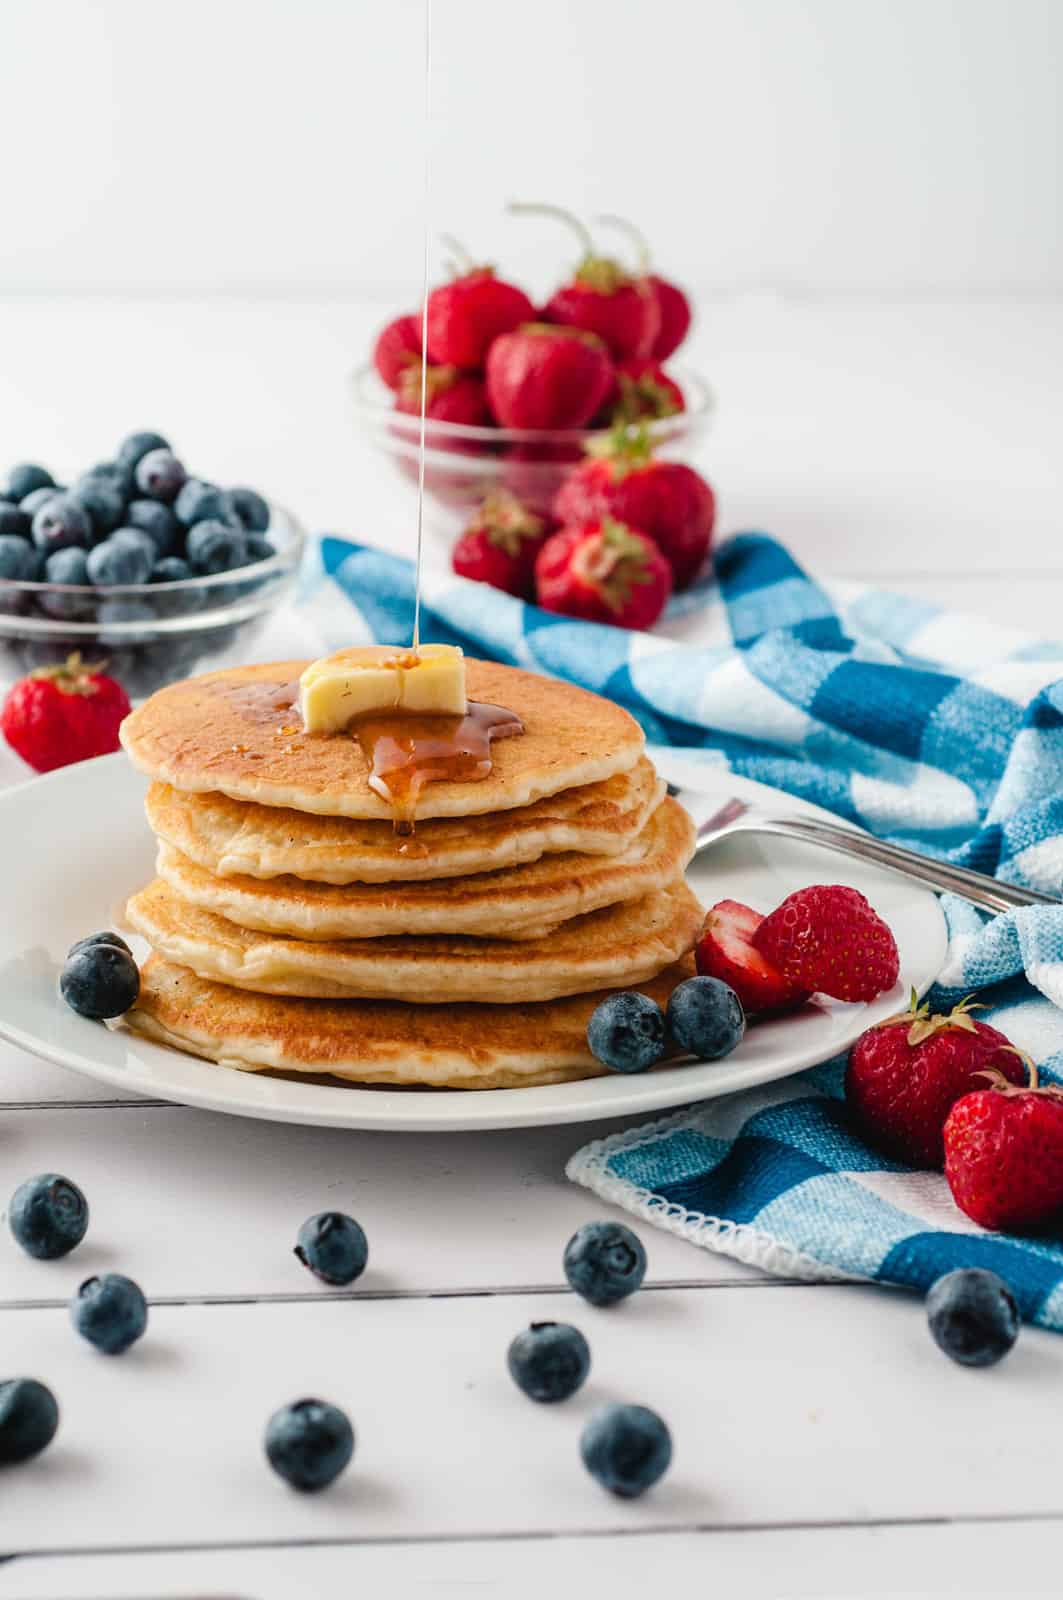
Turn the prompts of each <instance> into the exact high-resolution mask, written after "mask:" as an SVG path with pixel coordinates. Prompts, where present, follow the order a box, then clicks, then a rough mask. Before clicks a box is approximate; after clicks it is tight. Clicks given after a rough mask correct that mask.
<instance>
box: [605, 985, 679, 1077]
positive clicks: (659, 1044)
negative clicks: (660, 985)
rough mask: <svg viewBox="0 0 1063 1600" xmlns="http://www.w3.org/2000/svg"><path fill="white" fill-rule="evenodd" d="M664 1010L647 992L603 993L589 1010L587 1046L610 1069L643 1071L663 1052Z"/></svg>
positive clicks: (612, 1070)
mask: <svg viewBox="0 0 1063 1600" xmlns="http://www.w3.org/2000/svg"><path fill="white" fill-rule="evenodd" d="M664 1038H665V1027H664V1012H663V1011H662V1010H661V1008H660V1006H659V1005H658V1004H657V1002H656V1000H651V999H650V998H649V996H648V995H645V994H639V993H638V992H637V991H636V990H628V991H627V992H626V993H623V994H610V995H606V997H605V999H604V1000H600V1001H599V1002H598V1004H597V1005H596V1006H595V1008H594V1010H593V1011H592V1012H591V1019H590V1021H589V1022H588V1024H587V1045H588V1048H589V1049H590V1052H591V1054H592V1055H593V1056H595V1057H597V1059H598V1060H599V1061H600V1062H601V1063H602V1064H603V1066H606V1067H608V1068H609V1070H610V1072H645V1071H646V1070H647V1068H648V1067H652V1066H654V1065H655V1064H656V1062H658V1061H660V1059H661V1057H662V1056H663V1055H664Z"/></svg>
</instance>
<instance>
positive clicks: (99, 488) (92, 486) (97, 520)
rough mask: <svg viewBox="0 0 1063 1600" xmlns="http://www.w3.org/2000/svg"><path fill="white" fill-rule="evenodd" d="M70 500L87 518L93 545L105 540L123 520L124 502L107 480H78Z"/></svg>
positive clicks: (71, 492) (71, 491)
mask: <svg viewBox="0 0 1063 1600" xmlns="http://www.w3.org/2000/svg"><path fill="white" fill-rule="evenodd" d="M70 498H71V499H72V500H76V501H77V503H78V505H79V506H80V507H81V509H82V511H84V512H85V514H86V516H87V517H88V519H89V522H90V524H91V526H92V538H93V542H94V543H95V542H96V541H98V540H100V539H106V537H107V535H108V534H109V533H113V532H114V530H115V528H117V527H118V526H119V524H120V523H121V522H122V521H123V520H124V518H125V500H124V499H123V497H122V495H121V494H120V493H119V492H118V490H117V489H116V488H115V486H114V484H113V483H112V482H111V481H110V479H108V478H79V479H78V481H77V483H75V485H74V487H73V488H72V489H71V490H70Z"/></svg>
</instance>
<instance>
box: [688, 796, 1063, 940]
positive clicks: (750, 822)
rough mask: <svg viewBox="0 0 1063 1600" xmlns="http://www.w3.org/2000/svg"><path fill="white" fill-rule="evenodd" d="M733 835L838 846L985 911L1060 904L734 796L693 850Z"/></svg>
mask: <svg viewBox="0 0 1063 1600" xmlns="http://www.w3.org/2000/svg"><path fill="white" fill-rule="evenodd" d="M679 799H680V801H681V802H682V803H683V804H685V805H686V807H687V810H688V811H691V812H692V813H693V815H694V816H697V814H698V810H699V809H700V808H699V806H698V803H697V802H698V796H697V794H696V793H694V792H692V791H689V790H688V791H685V792H684V791H680V793H679ZM702 799H704V797H702ZM736 833H772V834H776V835H778V837H780V838H782V839H797V840H799V841H800V842H801V843H802V844H817V845H821V846H822V847H823V848H824V849H825V850H839V851H841V852H842V854H843V855H847V856H855V857H856V858H857V860H858V861H873V862H874V863H875V865H876V866H878V867H890V868H891V869H892V870H893V871H894V872H900V873H902V874H903V875H904V876H905V877H907V878H914V879H915V880H916V882H918V883H925V884H926V886H927V888H929V889H937V890H940V891H943V892H947V893H949V894H958V895H962V896H963V898H964V899H965V900H970V902H971V903H972V905H976V906H981V907H983V909H984V910H986V911H1012V910H1014V909H1015V907H1016V906H1058V905H1059V904H1060V903H1061V902H1060V900H1059V899H1058V898H1057V897H1056V896H1055V895H1050V894H1040V893H1039V892H1038V890H1036V889H1020V888H1019V886H1018V885H1017V884H1014V883H1001V882H1000V880H999V879H998V878H990V877H987V876H986V874H985V873H984V872H971V871H969V870H968V868H967V867H954V866H952V865H951V864H950V863H949V862H947V861H935V860H934V859H933V858H932V857H930V856H922V855H919V854H918V852H917V851H915V850H906V849H904V847H903V846H902V845H898V844H887V843H886V842H885V840H883V839H876V838H874V837H873V836H872V835H871V834H870V833H864V832H862V831H861V830H860V829H858V828H849V827H845V826H843V825H842V824H841V823H835V822H824V821H822V820H821V819H820V818H819V817H808V816H800V815H794V816H785V815H781V814H779V815H776V814H774V813H772V812H770V811H766V810H761V809H760V808H758V807H756V806H751V805H750V804H749V802H748V801H747V800H739V799H738V798H737V796H735V797H734V798H732V799H730V800H727V801H725V802H724V804H723V805H722V806H720V807H719V809H718V810H716V811H714V812H713V814H712V816H711V817H706V819H705V821H704V822H702V823H701V824H700V825H699V827H698V830H697V845H696V847H695V848H696V850H697V851H699V852H700V851H702V850H707V849H708V848H709V846H710V845H714V844H718V843H719V841H720V840H721V839H728V838H730V837H731V836H732V835H734V834H736Z"/></svg>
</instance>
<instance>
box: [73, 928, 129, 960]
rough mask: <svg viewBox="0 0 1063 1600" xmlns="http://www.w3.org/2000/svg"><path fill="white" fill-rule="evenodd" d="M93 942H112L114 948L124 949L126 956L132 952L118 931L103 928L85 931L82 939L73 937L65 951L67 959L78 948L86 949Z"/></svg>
mask: <svg viewBox="0 0 1063 1600" xmlns="http://www.w3.org/2000/svg"><path fill="white" fill-rule="evenodd" d="M93 944H113V945H114V946H115V948H116V949H118V950H124V951H125V953H126V955H127V956H131V955H132V954H133V952H132V950H130V948H129V946H128V945H127V944H126V942H125V940H124V939H123V938H122V935H121V934H120V933H113V932H112V931H111V929H110V928H104V929H103V930H102V931H101V932H100V933H87V934H86V935H85V937H84V938H83V939H75V941H74V943H73V944H72V945H71V946H70V949H69V950H68V951H67V953H66V958H67V960H68V961H69V960H70V957H71V956H72V955H75V954H76V952H77V951H78V950H87V949H88V947H89V945H93Z"/></svg>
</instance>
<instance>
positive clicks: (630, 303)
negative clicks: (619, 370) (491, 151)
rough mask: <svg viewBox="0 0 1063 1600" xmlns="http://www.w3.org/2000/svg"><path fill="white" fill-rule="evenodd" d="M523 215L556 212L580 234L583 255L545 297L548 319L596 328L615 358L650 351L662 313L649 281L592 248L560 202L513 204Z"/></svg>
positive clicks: (579, 224) (588, 328)
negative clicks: (562, 280) (563, 209)
mask: <svg viewBox="0 0 1063 1600" xmlns="http://www.w3.org/2000/svg"><path fill="white" fill-rule="evenodd" d="M509 209H510V210H511V211H516V212H521V213H522V214H525V215H532V214H541V215H543V216H551V217H559V218H560V219H561V221H562V222H565V223H567V224H568V226H569V227H570V228H571V229H572V230H573V232H574V233H575V234H576V235H577V237H578V238H579V241H580V244H581V245H582V247H583V257H582V259H581V261H580V263H579V266H578V267H577V268H576V270H575V272H574V273H573V275H572V278H571V279H570V280H569V282H568V283H565V284H562V286H561V288H560V289H558V290H556V291H555V293H554V294H552V295H551V296H550V299H549V300H548V301H547V302H546V306H545V308H544V314H545V316H546V318H547V320H548V321H550V322H557V323H560V324H561V325H562V326H564V327H568V328H583V329H585V330H586V331H587V332H588V333H596V334H597V335H598V337H599V338H600V339H603V340H604V341H605V343H606V345H607V346H608V347H609V349H610V351H611V352H612V354H613V356H614V357H615V359H616V360H617V361H626V360H628V359H629V358H631V357H635V358H639V357H643V356H648V355H649V354H650V352H651V350H652V349H653V346H654V344H655V342H656V339H657V335H658V333H659V332H660V328H661V320H660V318H661V314H660V311H659V310H658V307H657V296H656V295H655V294H654V292H653V288H652V285H651V284H650V283H649V282H648V280H647V279H646V278H644V277H637V278H633V277H631V276H630V275H629V274H628V273H627V272H625V271H624V269H623V267H622V266H621V265H620V263H619V262H618V261H613V260H612V259H611V258H610V257H609V256H601V255H598V254H596V252H595V249H594V241H593V240H592V238H591V236H590V234H589V233H588V232H587V230H586V228H585V227H584V226H583V224H582V223H581V222H580V221H578V220H577V218H576V217H574V216H572V215H571V213H570V212H568V211H562V210H561V208H560V207H559V206H540V205H512V206H510V208H509Z"/></svg>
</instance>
